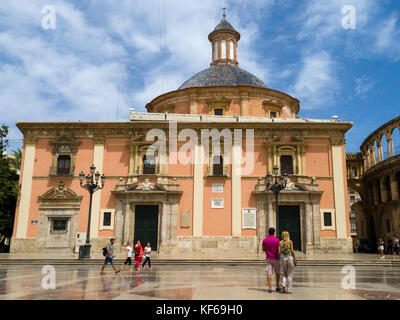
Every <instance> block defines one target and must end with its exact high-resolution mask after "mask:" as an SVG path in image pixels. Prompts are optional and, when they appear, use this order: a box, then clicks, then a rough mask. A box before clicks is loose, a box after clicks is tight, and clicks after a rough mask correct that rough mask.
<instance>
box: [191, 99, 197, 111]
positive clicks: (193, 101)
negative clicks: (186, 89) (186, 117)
mask: <svg viewBox="0 0 400 320" xmlns="http://www.w3.org/2000/svg"><path fill="white" fill-rule="evenodd" d="M190 113H191V114H197V96H196V94H191V95H190Z"/></svg>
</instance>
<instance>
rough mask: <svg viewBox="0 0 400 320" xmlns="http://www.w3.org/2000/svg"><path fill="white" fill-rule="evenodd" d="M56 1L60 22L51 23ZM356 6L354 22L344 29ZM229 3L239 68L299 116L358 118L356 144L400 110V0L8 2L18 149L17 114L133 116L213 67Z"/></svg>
mask: <svg viewBox="0 0 400 320" xmlns="http://www.w3.org/2000/svg"><path fill="white" fill-rule="evenodd" d="M48 5H50V6H52V7H53V8H54V9H55V17H56V21H55V29H52V28H50V29H48V28H44V27H43V26H46V24H43V21H45V22H48V20H47V19H44V17H45V15H46V13H49V11H46V10H44V9H46V7H45V6H48ZM346 5H347V6H349V5H350V6H353V7H354V9H355V18H356V20H355V29H345V28H343V22H349V21H350V20H348V19H347V18H346V16H348V14H349V12H348V11H346V12H344V13H343V12H342V9H343V7H344V6H346ZM224 6H225V7H227V8H228V10H227V19H228V21H230V22H231V24H232V25H233V26H234V27H235V28H236V29H237V30H238V31H239V32H240V33H241V40H240V42H239V49H238V50H239V51H238V59H239V64H240V67H241V68H243V69H245V70H248V71H250V72H252V73H254V74H255V75H256V76H258V77H259V78H260V79H262V80H263V81H264V82H265V83H266V85H267V86H268V87H269V88H273V89H277V90H280V91H284V92H287V93H289V94H291V95H293V96H294V97H296V98H298V99H299V100H300V104H301V111H300V113H299V116H300V117H307V118H316V119H330V118H331V117H332V116H333V115H338V116H339V118H340V119H341V120H346V121H352V122H354V128H353V129H351V130H350V132H349V133H348V134H347V137H346V138H347V145H346V148H347V151H359V146H360V144H361V142H362V141H363V139H364V138H365V137H366V136H367V135H368V134H369V133H370V132H371V131H373V130H374V129H376V128H377V127H378V126H380V125H382V124H383V123H385V122H387V121H388V120H390V119H392V118H394V117H396V116H399V115H400V112H399V110H400V103H399V101H400V90H399V89H400V77H399V74H400V21H399V19H400V17H399V15H400V1H398V0H392V1H390V0H235V1H233V0H232V1H228V0H217V1H216V0H202V1H198V0H86V1H78V0H74V1H72V0H70V1H67V0H54V1H53V0H46V1H42V0H7V1H6V0H2V1H0V122H1V123H5V124H7V125H8V126H9V127H10V134H9V139H10V146H9V150H13V149H16V148H17V147H21V139H22V135H21V134H20V132H19V131H18V129H17V128H16V127H15V122H16V121H77V120H81V121H117V120H118V121H128V118H129V112H128V109H129V107H134V108H135V109H136V111H145V105H146V103H147V102H149V101H151V100H152V99H153V98H155V97H156V96H158V95H160V94H162V93H165V92H167V91H171V90H176V89H177V88H178V87H179V85H180V84H182V83H183V82H184V81H185V80H186V79H188V78H189V77H191V76H192V75H194V74H195V73H197V72H199V71H201V70H203V69H206V68H207V67H208V66H209V63H210V59H211V49H210V43H209V42H208V39H207V36H208V34H209V33H210V32H211V31H212V30H213V29H214V27H215V26H216V25H217V24H218V23H219V21H220V19H221V12H222V11H221V8H222V7H224ZM344 18H345V19H344ZM343 19H344V21H343ZM397 142H398V143H397V144H400V139H398V140H397Z"/></svg>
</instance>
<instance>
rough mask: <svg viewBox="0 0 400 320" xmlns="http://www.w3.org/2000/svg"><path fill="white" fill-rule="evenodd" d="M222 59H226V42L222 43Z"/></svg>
mask: <svg viewBox="0 0 400 320" xmlns="http://www.w3.org/2000/svg"><path fill="white" fill-rule="evenodd" d="M221 59H226V40H222V41H221Z"/></svg>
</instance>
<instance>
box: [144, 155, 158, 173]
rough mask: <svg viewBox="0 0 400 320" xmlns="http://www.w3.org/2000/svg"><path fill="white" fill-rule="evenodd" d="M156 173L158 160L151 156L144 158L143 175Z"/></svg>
mask: <svg viewBox="0 0 400 320" xmlns="http://www.w3.org/2000/svg"><path fill="white" fill-rule="evenodd" d="M155 173H156V158H155V157H154V156H151V155H144V156H143V174H155Z"/></svg>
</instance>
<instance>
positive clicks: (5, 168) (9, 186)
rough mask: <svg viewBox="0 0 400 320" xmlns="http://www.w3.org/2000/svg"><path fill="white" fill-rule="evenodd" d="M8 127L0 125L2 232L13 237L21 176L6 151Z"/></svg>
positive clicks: (0, 231)
mask: <svg viewBox="0 0 400 320" xmlns="http://www.w3.org/2000/svg"><path fill="white" fill-rule="evenodd" d="M7 134H8V127H7V126H6V125H4V124H3V125H2V126H1V127H0V234H3V235H5V236H7V237H11V235H12V231H13V224H14V215H15V207H16V203H17V196H18V180H19V176H18V174H17V173H16V171H15V170H14V169H12V168H10V166H9V163H8V160H7V159H6V157H5V155H4V153H5V149H6V147H7V145H8V140H7V139H6V138H7Z"/></svg>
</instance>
